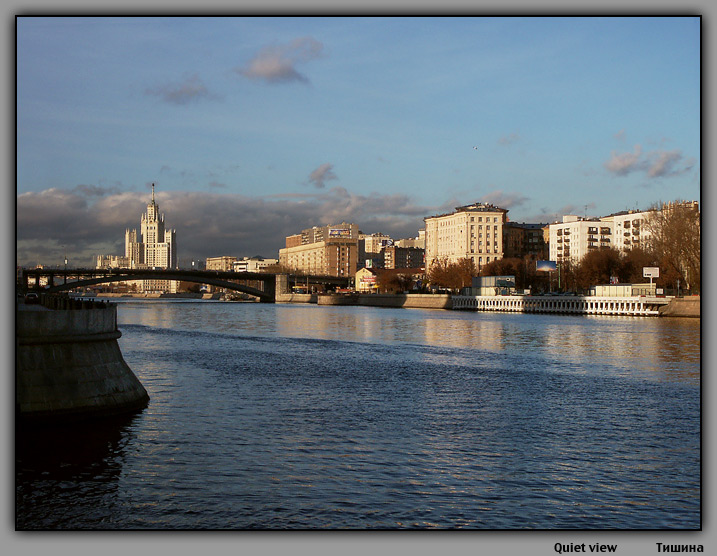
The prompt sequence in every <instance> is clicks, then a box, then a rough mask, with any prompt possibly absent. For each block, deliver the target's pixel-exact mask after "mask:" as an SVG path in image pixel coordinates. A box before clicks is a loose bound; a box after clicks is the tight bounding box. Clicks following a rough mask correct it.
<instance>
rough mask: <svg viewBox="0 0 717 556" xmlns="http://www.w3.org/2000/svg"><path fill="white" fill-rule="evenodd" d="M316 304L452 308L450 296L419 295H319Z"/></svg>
mask: <svg viewBox="0 0 717 556" xmlns="http://www.w3.org/2000/svg"><path fill="white" fill-rule="evenodd" d="M318 303H319V305H363V306H366V307H393V308H403V309H450V308H451V307H452V301H451V296H450V295H447V294H420V293H408V294H350V295H340V294H339V295H320V296H319V298H318Z"/></svg>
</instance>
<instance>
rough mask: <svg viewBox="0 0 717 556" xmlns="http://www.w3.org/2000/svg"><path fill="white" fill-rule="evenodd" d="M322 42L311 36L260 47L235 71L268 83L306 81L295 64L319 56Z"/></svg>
mask: <svg viewBox="0 0 717 556" xmlns="http://www.w3.org/2000/svg"><path fill="white" fill-rule="evenodd" d="M323 48H324V46H323V44H321V43H320V42H319V41H317V40H315V39H313V38H311V37H301V38H298V39H294V40H293V41H291V42H290V43H289V44H286V45H272V46H266V47H264V48H262V49H261V50H260V51H259V52H258V53H257V54H256V56H254V58H252V59H251V60H250V61H249V64H248V65H247V66H246V67H237V68H235V71H236V72H237V73H239V74H240V75H243V76H244V77H247V78H249V79H256V80H261V81H265V82H267V83H270V84H277V83H290V82H294V81H298V82H300V83H308V82H309V79H308V78H307V77H306V76H305V75H304V74H302V73H299V72H298V71H297V69H296V67H295V66H296V65H297V64H300V63H303V62H309V61H311V60H314V59H316V58H319V57H320V56H321V54H322V51H323Z"/></svg>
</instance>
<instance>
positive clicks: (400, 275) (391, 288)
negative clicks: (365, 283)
mask: <svg viewBox="0 0 717 556" xmlns="http://www.w3.org/2000/svg"><path fill="white" fill-rule="evenodd" d="M376 282H377V284H378V287H379V290H380V291H381V292H382V293H395V292H405V291H408V290H411V289H413V284H414V283H415V276H414V275H413V274H408V273H405V272H394V271H392V270H380V271H378V273H377V275H376Z"/></svg>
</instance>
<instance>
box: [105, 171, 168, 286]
mask: <svg viewBox="0 0 717 556" xmlns="http://www.w3.org/2000/svg"><path fill="white" fill-rule="evenodd" d="M176 234H177V232H176V230H172V229H165V227H164V214H160V212H159V205H158V204H157V203H156V201H155V199H154V184H152V200H151V201H150V203H149V204H147V211H146V212H145V213H144V214H142V218H141V222H140V235H138V234H137V229H133V230H130V229H126V230H125V236H124V237H125V254H124V256H123V257H121V256H120V257H115V256H113V255H109V256H107V255H100V256H98V257H97V268H106V267H107V266H108V265H110V266H112V265H117V266H118V267H119V268H136V269H166V268H172V269H173V268H177V235H176ZM133 283H138V285H140V284H141V290H142V291H143V292H170V293H176V291H177V282H176V281H175V280H143V281H141V282H140V281H133Z"/></svg>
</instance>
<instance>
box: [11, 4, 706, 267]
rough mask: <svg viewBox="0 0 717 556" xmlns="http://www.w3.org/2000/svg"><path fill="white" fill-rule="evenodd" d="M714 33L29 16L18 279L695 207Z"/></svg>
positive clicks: (20, 142)
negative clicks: (706, 55)
mask: <svg viewBox="0 0 717 556" xmlns="http://www.w3.org/2000/svg"><path fill="white" fill-rule="evenodd" d="M701 26H702V23H701V20H700V19H699V17H660V16H645V17H539V16H530V17H517V16H512V17H497V16H485V17H482V16H466V17H99V18H91V17H55V18H53V17H50V18H45V17H25V16H21V17H18V18H17V19H16V30H17V37H16V41H17V42H16V45H17V49H16V72H17V81H16V93H17V96H16V149H17V159H16V179H17V198H16V203H17V205H16V206H17V210H16V218H17V220H16V224H17V229H16V237H17V252H16V256H17V264H19V265H24V266H34V265H36V264H38V263H40V264H45V265H48V266H52V265H58V264H61V263H62V261H63V259H64V257H65V255H67V257H68V259H69V261H70V266H93V257H94V256H95V255H98V254H116V255H121V254H123V251H124V231H125V229H126V228H137V229H139V227H140V217H141V214H142V213H143V212H144V211H145V210H146V205H147V203H148V202H149V200H150V195H151V184H152V183H154V184H155V185H156V198H157V202H158V204H159V206H160V210H161V212H163V213H164V214H165V223H166V225H167V226H168V227H170V228H174V229H176V231H177V245H178V254H179V261H180V264H183V265H186V264H187V263H188V262H189V261H191V260H202V259H205V258H206V257H214V256H222V255H231V256H237V257H244V256H254V255H260V256H263V257H269V258H277V257H278V250H279V249H280V248H282V247H284V245H285V243H284V241H285V237H286V236H288V235H292V234H295V233H298V232H300V231H301V230H302V229H305V228H309V227H312V226H322V225H326V224H338V223H340V222H343V221H346V222H352V223H355V224H357V225H358V226H359V228H360V230H361V231H362V232H364V233H374V232H382V233H386V234H389V235H391V236H392V237H394V238H395V239H401V238H408V237H415V236H417V235H418V230H419V229H421V228H422V227H423V224H424V223H423V219H424V217H427V216H432V215H436V214H442V213H446V212H451V211H452V210H454V209H455V207H458V206H462V205H467V204H470V203H474V202H477V201H478V202H488V203H493V204H495V205H497V206H500V207H502V208H505V209H508V211H509V212H508V218H509V219H510V220H511V221H516V222H531V223H549V222H552V221H555V220H559V219H561V218H562V216H563V215H565V214H577V215H580V216H597V217H599V216H605V215H608V214H611V213H614V212H618V211H623V210H628V209H638V210H644V209H647V208H649V207H650V206H651V205H653V204H655V203H657V202H660V201H670V200H675V199H686V200H697V201H701V199H700V192H701V188H700V178H701V170H700V148H701V145H700V130H701V127H700V125H701V105H700V103H701V97H700V94H701V87H700V76H701V73H700V69H701V67H700V46H701V36H700V33H701Z"/></svg>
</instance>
